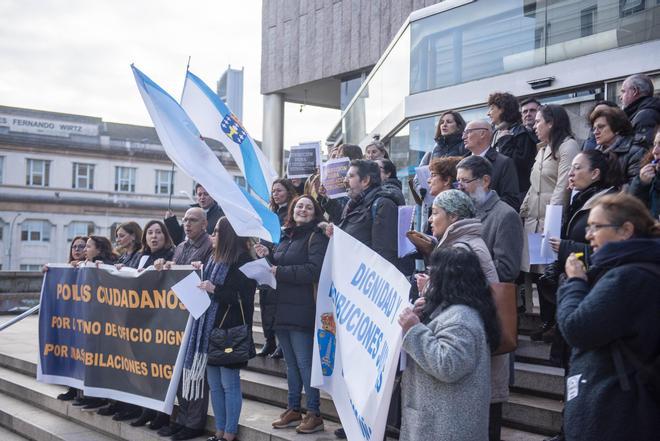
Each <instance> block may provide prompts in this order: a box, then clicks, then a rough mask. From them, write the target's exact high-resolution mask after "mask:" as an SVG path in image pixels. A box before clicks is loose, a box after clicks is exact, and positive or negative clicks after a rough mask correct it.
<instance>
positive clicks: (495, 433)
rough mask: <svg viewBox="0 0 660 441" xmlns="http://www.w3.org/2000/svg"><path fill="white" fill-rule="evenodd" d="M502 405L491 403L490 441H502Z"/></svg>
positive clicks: (489, 412) (489, 418)
mask: <svg viewBox="0 0 660 441" xmlns="http://www.w3.org/2000/svg"><path fill="white" fill-rule="evenodd" d="M501 431H502V403H491V404H490V409H489V410H488V441H500V439H501V438H500V432H501Z"/></svg>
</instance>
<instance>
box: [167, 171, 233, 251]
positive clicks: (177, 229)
mask: <svg viewBox="0 0 660 441" xmlns="http://www.w3.org/2000/svg"><path fill="white" fill-rule="evenodd" d="M195 196H197V203H196V204H194V205H192V207H200V208H201V209H202V210H204V212H205V213H206V222H207V223H208V224H207V226H206V232H207V233H208V234H212V233H213V229H214V228H215V224H217V223H218V220H219V219H220V218H221V217H222V216H224V215H225V213H224V211H222V208H220V206H219V205H218V203H217V202H216V201H215V200H214V199H213V198H212V197H211V196H210V195H209V193H208V192H207V191H206V189H205V188H204V187H202V184H197V185H195ZM164 222H165V226H166V227H167V231H168V232H169V233H170V237H171V238H172V242H174V244H175V245H178V244H180V243H181V242H183V241H184V240H185V238H186V236H185V234H184V231H183V226H182V225H179V221H178V220H177V219H176V216H175V215H174V213H172V212H171V211H170V210H168V211H167V213H166V214H165V221H164Z"/></svg>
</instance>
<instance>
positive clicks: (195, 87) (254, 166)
mask: <svg viewBox="0 0 660 441" xmlns="http://www.w3.org/2000/svg"><path fill="white" fill-rule="evenodd" d="M181 107H183V109H184V110H185V111H186V113H187V114H188V116H190V119H191V120H192V121H193V122H194V123H195V125H196V126H197V128H198V129H199V131H200V133H201V134H202V136H203V137H205V138H210V139H214V140H216V141H219V142H221V143H222V144H223V145H224V146H225V147H226V148H227V150H229V153H231V155H232V156H233V157H234V161H236V164H237V165H238V168H239V169H241V171H242V172H243V175H244V176H245V180H246V181H247V183H248V185H249V189H250V190H252V191H253V192H254V193H255V194H256V195H258V196H259V197H260V198H261V199H263V200H264V201H265V202H268V200H269V199H270V188H271V185H272V183H273V181H274V180H275V179H276V178H277V173H276V172H275V170H274V169H273V166H272V165H271V164H270V162H269V161H268V158H266V156H264V154H263V152H262V151H261V149H260V148H259V147H258V146H257V145H256V144H255V142H254V141H253V140H252V138H250V135H248V133H247V132H246V131H245V129H244V128H243V126H242V124H241V122H240V121H239V120H238V118H237V117H236V115H234V114H233V113H232V112H231V110H229V107H227V105H226V104H225V103H224V102H223V101H222V100H221V99H220V97H218V95H216V94H215V93H214V92H213V91H212V90H211V89H210V88H209V87H208V86H207V85H206V84H204V82H203V81H202V80H201V79H199V77H197V76H196V75H194V74H193V73H192V72H188V73H187V74H186V82H185V85H184V86H183V95H182V97H181Z"/></svg>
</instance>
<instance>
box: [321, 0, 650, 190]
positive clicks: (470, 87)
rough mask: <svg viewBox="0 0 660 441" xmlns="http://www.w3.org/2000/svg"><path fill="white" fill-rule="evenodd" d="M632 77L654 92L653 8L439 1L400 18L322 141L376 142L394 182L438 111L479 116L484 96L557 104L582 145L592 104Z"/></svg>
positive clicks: (542, 0)
mask: <svg viewBox="0 0 660 441" xmlns="http://www.w3.org/2000/svg"><path fill="white" fill-rule="evenodd" d="M639 72H644V73H647V74H649V75H650V76H651V77H652V78H654V82H656V84H657V85H660V82H659V79H660V1H659V0H637V1H627V0H539V1H533V0H446V1H444V2H441V3H438V4H435V5H432V6H429V7H427V8H423V9H419V10H417V11H414V12H412V13H411V14H410V16H409V17H408V19H407V20H406V21H405V23H404V24H403V25H402V26H401V28H400V30H399V31H398V33H397V34H396V36H395V37H394V39H393V40H392V42H391V44H390V45H389V47H388V48H387V50H386V51H385V52H384V53H383V55H382V56H381V58H380V60H379V61H378V62H377V64H376V65H375V66H374V68H373V69H372V70H371V72H370V74H369V76H368V77H367V78H366V80H365V81H364V82H363V83H362V85H361V87H360V88H359V89H358V91H357V93H356V94H355V95H354V96H353V98H352V100H351V101H350V103H349V104H348V105H347V106H346V108H345V110H344V111H343V113H342V117H341V121H340V122H339V123H338V124H337V125H336V127H335V128H334V130H333V131H332V133H331V134H330V136H329V140H330V141H336V142H337V141H339V142H344V143H353V144H360V145H362V146H365V145H366V144H367V143H368V142H369V141H370V140H371V139H372V137H373V136H374V135H376V134H378V135H380V136H381V139H382V140H384V141H386V142H387V143H388V144H389V148H390V153H391V156H392V158H393V160H394V161H395V163H396V164H397V167H398V169H399V176H400V177H404V176H407V175H408V173H409V171H410V169H411V167H412V166H413V165H416V164H417V163H418V162H419V159H420V158H421V156H422V155H423V154H424V152H426V151H430V150H431V149H432V148H433V145H434V140H433V137H434V133H435V126H436V124H437V121H438V119H439V115H440V114H441V113H442V112H443V111H445V110H449V109H454V110H459V111H460V112H461V114H462V115H463V117H464V118H465V119H466V120H467V121H469V120H471V119H475V118H484V117H485V116H486V104H485V103H486V101H487V98H488V95H489V94H490V93H491V92H494V91H508V92H511V93H513V94H514V95H516V96H517V97H519V98H523V97H528V96H534V97H536V98H537V99H539V100H540V101H541V102H554V103H558V104H562V105H564V106H566V108H567V110H568V111H569V114H570V116H571V118H572V123H573V127H574V130H575V132H576V135H577V136H578V137H580V138H585V137H586V136H587V134H588V127H587V126H586V115H587V114H588V112H589V110H590V109H591V106H592V105H593V102H594V101H595V100H598V99H610V100H614V101H615V100H616V97H617V91H618V90H619V88H620V85H621V82H622V81H623V79H624V78H625V77H626V76H628V75H630V74H633V73H639Z"/></svg>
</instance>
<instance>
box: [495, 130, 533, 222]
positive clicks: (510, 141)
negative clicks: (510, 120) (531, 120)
mask: <svg viewBox="0 0 660 441" xmlns="http://www.w3.org/2000/svg"><path fill="white" fill-rule="evenodd" d="M493 147H495V149H496V150H497V151H498V152H500V153H502V154H503V155H506V156H508V157H509V158H511V159H513V163H514V165H515V167H516V175H517V178H518V191H519V192H520V196H519V197H520V200H521V201H522V199H523V198H524V197H525V194H527V190H529V187H530V180H529V179H530V175H531V173H532V167H533V166H534V161H535V160H536V153H537V149H536V142H535V139H534V135H533V134H532V133H530V132H529V130H527V128H526V127H525V126H523V125H522V124H520V123H515V124H513V125H512V126H511V127H509V134H508V135H505V136H502V137H500V138H499V139H497V142H495V143H494V144H493ZM491 188H492V187H491ZM498 194H499V192H498ZM500 197H501V195H500ZM505 202H507V201H505ZM514 208H516V210H518V208H517V207H514Z"/></svg>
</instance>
